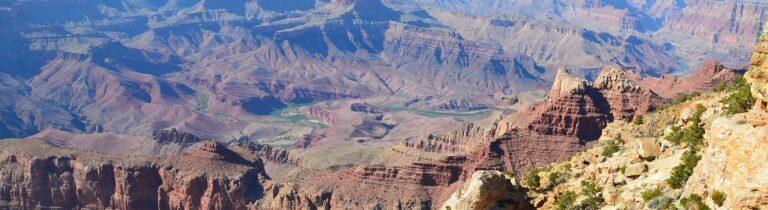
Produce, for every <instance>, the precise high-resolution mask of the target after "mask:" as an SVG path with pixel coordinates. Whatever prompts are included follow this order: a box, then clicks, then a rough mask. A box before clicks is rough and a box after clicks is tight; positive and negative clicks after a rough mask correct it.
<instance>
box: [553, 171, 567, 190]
mask: <svg viewBox="0 0 768 210" xmlns="http://www.w3.org/2000/svg"><path fill="white" fill-rule="evenodd" d="M569 178H570V176H569V174H568V172H565V171H553V172H551V173H549V183H550V186H549V187H550V188H551V187H554V186H557V185H559V184H562V183H565V182H567V181H568V179H569Z"/></svg>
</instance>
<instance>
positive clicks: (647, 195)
mask: <svg viewBox="0 0 768 210" xmlns="http://www.w3.org/2000/svg"><path fill="white" fill-rule="evenodd" d="M663 195H664V193H663V192H661V190H660V189H658V188H657V189H652V190H646V191H644V192H643V201H645V202H648V201H650V200H651V199H654V198H657V197H660V196H663Z"/></svg>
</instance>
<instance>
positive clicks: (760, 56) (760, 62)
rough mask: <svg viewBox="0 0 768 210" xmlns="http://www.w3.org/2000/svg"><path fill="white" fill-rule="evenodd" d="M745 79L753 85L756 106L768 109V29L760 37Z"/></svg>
mask: <svg viewBox="0 0 768 210" xmlns="http://www.w3.org/2000/svg"><path fill="white" fill-rule="evenodd" d="M744 78H745V79H747V82H749V83H750V85H751V88H752V96H753V97H755V99H756V100H757V102H756V103H755V104H756V106H757V107H759V108H761V109H764V110H765V109H768V27H766V32H765V33H763V35H762V36H760V42H759V43H758V44H757V47H755V51H754V53H752V63H751V65H750V67H749V71H748V72H747V74H746V75H745V76H744Z"/></svg>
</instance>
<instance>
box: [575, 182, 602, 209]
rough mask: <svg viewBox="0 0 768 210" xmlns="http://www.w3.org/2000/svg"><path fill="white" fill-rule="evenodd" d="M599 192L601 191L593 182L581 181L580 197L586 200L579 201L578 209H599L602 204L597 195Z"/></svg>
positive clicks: (600, 198)
mask: <svg viewBox="0 0 768 210" xmlns="http://www.w3.org/2000/svg"><path fill="white" fill-rule="evenodd" d="M600 191H603V189H602V188H600V187H598V186H597V184H595V183H594V182H590V181H587V180H582V181H581V195H583V196H584V197H586V198H585V199H584V200H583V201H581V205H580V209H599V208H600V206H601V205H602V204H603V197H601V196H599V195H598V193H600Z"/></svg>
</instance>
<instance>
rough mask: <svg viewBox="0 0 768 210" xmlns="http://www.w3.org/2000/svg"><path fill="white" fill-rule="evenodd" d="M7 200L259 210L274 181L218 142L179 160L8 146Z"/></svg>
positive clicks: (35, 143)
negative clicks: (259, 202)
mask: <svg viewBox="0 0 768 210" xmlns="http://www.w3.org/2000/svg"><path fill="white" fill-rule="evenodd" d="M0 144H2V150H0V160H2V163H3V167H2V168H0V183H2V184H0V200H3V201H6V202H7V203H9V204H10V205H11V206H13V207H19V208H24V209H26V208H34V207H45V208H65V209H80V208H96V209H106V208H115V209H201V208H202V209H253V208H255V201H256V200H258V199H259V198H261V197H262V196H263V195H264V189H263V184H264V183H266V182H268V177H267V176H266V174H265V173H264V169H263V164H262V162H261V160H260V159H252V160H247V159H245V158H243V157H242V156H240V155H239V154H237V153H235V152H233V151H231V150H229V149H227V148H226V147H224V146H223V145H221V144H219V143H216V142H206V143H204V144H202V145H200V146H199V147H198V148H196V149H194V150H192V151H190V152H189V153H186V154H184V155H179V156H169V157H165V158H160V157H138V156H122V157H121V156H110V155H105V154H101V153H93V152H86V151H78V150H72V149H66V148H60V147H56V146H54V145H53V144H50V143H47V142H45V141H43V140H37V139H27V140H6V141H4V142H2V143H0Z"/></svg>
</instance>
